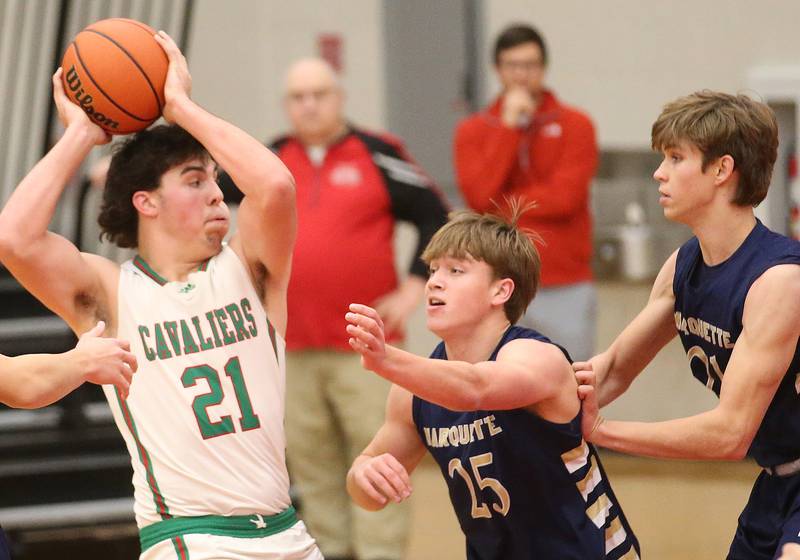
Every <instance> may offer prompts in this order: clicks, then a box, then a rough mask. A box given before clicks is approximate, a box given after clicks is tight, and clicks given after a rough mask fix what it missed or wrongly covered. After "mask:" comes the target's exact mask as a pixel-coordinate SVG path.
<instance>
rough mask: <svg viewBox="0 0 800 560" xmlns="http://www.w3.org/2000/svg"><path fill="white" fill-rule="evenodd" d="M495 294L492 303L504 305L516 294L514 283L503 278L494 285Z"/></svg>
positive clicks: (509, 279)
mask: <svg viewBox="0 0 800 560" xmlns="http://www.w3.org/2000/svg"><path fill="white" fill-rule="evenodd" d="M493 289H494V293H493V294H492V303H494V304H496V305H502V304H504V303H505V302H507V301H508V300H509V299H510V298H511V294H513V293H514V281H513V280H512V279H511V278H501V279H500V280H496V281H495V283H494V288H493Z"/></svg>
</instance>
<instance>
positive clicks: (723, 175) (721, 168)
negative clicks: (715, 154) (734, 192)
mask: <svg viewBox="0 0 800 560" xmlns="http://www.w3.org/2000/svg"><path fill="white" fill-rule="evenodd" d="M735 168H736V166H735V162H734V161H733V157H732V156H730V155H728V154H725V155H724V156H722V157H721V158H719V159H718V160H717V161H716V163H714V174H715V176H714V178H715V180H716V182H717V184H721V183H724V182H725V181H727V180H728V179H730V177H731V175H733V172H734V171H735Z"/></svg>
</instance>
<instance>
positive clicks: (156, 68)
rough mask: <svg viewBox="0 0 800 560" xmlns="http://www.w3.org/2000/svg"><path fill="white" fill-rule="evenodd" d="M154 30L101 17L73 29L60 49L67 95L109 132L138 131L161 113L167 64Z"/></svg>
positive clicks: (136, 23) (126, 20) (125, 21)
mask: <svg viewBox="0 0 800 560" xmlns="http://www.w3.org/2000/svg"><path fill="white" fill-rule="evenodd" d="M154 34H155V30H154V29H153V28H151V27H149V26H147V25H145V24H143V23H140V22H138V21H135V20H132V19H123V18H113V19H104V20H101V21H98V22H96V23H93V24H91V25H89V26H88V27H86V28H85V29H84V30H83V31H81V32H80V33H78V35H77V36H76V37H75V39H74V40H73V41H72V42H71V43H70V44H69V46H68V47H67V50H66V52H65V53H64V58H63V60H62V61H61V68H62V74H61V78H62V81H63V83H64V90H65V92H66V94H67V97H69V99H70V100H71V101H72V102H74V103H75V104H77V105H78V106H80V107H81V108H82V109H83V110H84V111H86V114H87V115H89V117H90V118H91V119H92V120H93V121H94V122H95V123H97V124H98V125H99V126H101V127H102V128H103V129H104V130H106V131H107V132H109V133H110V134H128V133H131V132H136V131H138V130H143V129H145V128H147V127H148V126H150V124H151V123H153V122H154V121H155V120H156V119H158V117H160V116H161V111H162V109H163V107H164V80H165V79H166V76H167V67H168V66H169V62H168V60H167V55H166V53H164V50H163V49H162V48H161V46H160V45H159V44H158V43H157V42H156V40H155V39H154V38H153V35H154Z"/></svg>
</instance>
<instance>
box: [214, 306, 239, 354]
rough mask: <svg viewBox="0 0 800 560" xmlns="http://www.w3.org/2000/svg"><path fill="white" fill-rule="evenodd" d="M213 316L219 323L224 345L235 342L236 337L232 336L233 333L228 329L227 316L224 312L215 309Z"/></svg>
mask: <svg viewBox="0 0 800 560" xmlns="http://www.w3.org/2000/svg"><path fill="white" fill-rule="evenodd" d="M214 316H215V317H216V318H217V321H218V322H219V330H220V331H222V340H223V341H224V342H225V345H226V346H227V345H228V344H233V343H234V342H236V337H234V336H233V333H232V332H231V331H230V329H228V322H227V321H228V316H227V315H226V314H225V310H224V309H222V308H220V309H215V310H214Z"/></svg>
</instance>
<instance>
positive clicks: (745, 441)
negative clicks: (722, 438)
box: [722, 436, 752, 461]
mask: <svg viewBox="0 0 800 560" xmlns="http://www.w3.org/2000/svg"><path fill="white" fill-rule="evenodd" d="M751 443H752V438H744V437H741V436H739V437H733V438H731V441H730V442H729V443H728V444H727V445H724V446H723V452H724V455H723V457H722V459H725V460H726V461H741V460H742V459H744V458H745V457H747V452H748V451H749V450H750V444H751Z"/></svg>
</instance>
